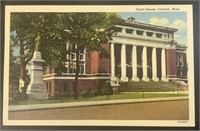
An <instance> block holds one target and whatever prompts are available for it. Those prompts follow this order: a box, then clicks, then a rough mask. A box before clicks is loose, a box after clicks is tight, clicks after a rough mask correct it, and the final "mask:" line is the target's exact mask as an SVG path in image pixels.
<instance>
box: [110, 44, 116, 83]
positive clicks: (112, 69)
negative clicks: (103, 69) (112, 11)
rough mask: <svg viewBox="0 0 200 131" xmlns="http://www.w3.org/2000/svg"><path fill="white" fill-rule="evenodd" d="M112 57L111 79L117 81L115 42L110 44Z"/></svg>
mask: <svg viewBox="0 0 200 131" xmlns="http://www.w3.org/2000/svg"><path fill="white" fill-rule="evenodd" d="M110 59H111V81H116V77H115V52H114V44H113V43H111V44H110Z"/></svg>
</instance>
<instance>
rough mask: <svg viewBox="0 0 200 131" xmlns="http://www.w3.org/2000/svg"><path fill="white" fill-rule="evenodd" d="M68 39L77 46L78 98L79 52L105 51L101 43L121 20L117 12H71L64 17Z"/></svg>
mask: <svg viewBox="0 0 200 131" xmlns="http://www.w3.org/2000/svg"><path fill="white" fill-rule="evenodd" d="M63 21H64V23H66V25H65V27H66V29H65V31H66V32H67V34H68V35H67V39H69V40H70V43H71V44H74V45H76V46H77V48H76V73H75V82H74V98H75V99H77V98H78V77H79V72H80V71H79V53H80V50H83V49H86V50H87V51H93V50H97V51H100V52H105V50H104V49H103V48H102V46H101V44H103V43H105V42H108V40H110V39H111V36H112V33H114V26H115V25H116V24H118V23H120V22H121V18H120V17H119V16H117V15H116V14H115V13H70V14H67V15H66V16H65V17H64V19H63Z"/></svg>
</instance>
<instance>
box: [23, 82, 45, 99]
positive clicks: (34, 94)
mask: <svg viewBox="0 0 200 131" xmlns="http://www.w3.org/2000/svg"><path fill="white" fill-rule="evenodd" d="M28 89H30V90H27V94H29V99H48V94H47V90H46V86H45V85H44V84H30V85H29V87H28Z"/></svg>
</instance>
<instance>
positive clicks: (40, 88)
mask: <svg viewBox="0 0 200 131" xmlns="http://www.w3.org/2000/svg"><path fill="white" fill-rule="evenodd" d="M40 43H41V36H40V33H39V32H38V33H37V36H36V38H35V52H34V54H33V58H32V59H31V61H30V62H29V63H30V65H31V81H30V83H29V85H28V88H27V94H28V95H29V99H48V93H47V88H46V84H44V82H43V70H44V69H43V65H44V63H45V61H44V60H43V59H42V56H41V52H39V47H40Z"/></svg>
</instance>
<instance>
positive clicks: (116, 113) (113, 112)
mask: <svg viewBox="0 0 200 131" xmlns="http://www.w3.org/2000/svg"><path fill="white" fill-rule="evenodd" d="M188 103H189V102H188V100H173V101H162V102H142V103H131V104H115V105H114V104H113V105H98V106H85V107H72V108H58V109H43V110H30V111H15V112H9V119H10V120H188V119H189V104H188Z"/></svg>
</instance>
